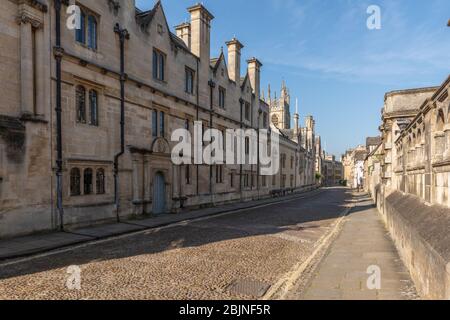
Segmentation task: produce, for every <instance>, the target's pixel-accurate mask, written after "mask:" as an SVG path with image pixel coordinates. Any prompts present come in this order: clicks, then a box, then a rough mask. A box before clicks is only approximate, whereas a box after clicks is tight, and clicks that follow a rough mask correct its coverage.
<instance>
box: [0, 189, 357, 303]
mask: <svg viewBox="0 0 450 320" xmlns="http://www.w3.org/2000/svg"><path fill="white" fill-rule="evenodd" d="M350 200H351V196H350V194H349V192H348V191H347V190H346V189H342V188H335V189H326V190H324V191H323V192H321V193H319V194H317V195H312V196H311V197H307V198H305V199H295V200H290V201H286V202H284V203H282V204H280V203H278V204H272V205H266V206H263V207H259V208H255V209H247V210H243V211H240V212H235V213H231V214H226V215H221V216H217V217H212V218H204V219H199V220H195V221H192V222H188V223H183V224H176V225H173V226H168V227H165V228H160V229H154V230H150V231H145V232H140V233H137V234H132V235H126V236H121V237H118V238H114V239H110V240H106V241H105V240H104V241H100V242H96V243H90V244H86V245H81V246H78V247H74V248H73V249H69V250H63V251H62V252H59V253H57V252H55V253H51V254H47V255H43V256H37V257H35V258H28V259H22V260H18V261H17V262H13V263H8V264H5V263H4V264H2V265H1V266H0V278H1V280H0V298H2V299H17V298H20V299H22V298H25V299H255V298H263V296H264V294H266V292H269V291H273V290H274V288H276V286H277V285H280V284H283V282H284V280H283V279H285V278H286V275H289V274H290V273H291V271H292V269H293V268H295V267H296V266H297V265H299V264H301V263H302V262H303V261H305V260H306V259H307V258H308V257H309V256H310V255H311V253H312V252H313V251H314V250H315V249H316V247H317V245H319V244H320V242H321V239H322V238H323V237H324V236H326V235H327V234H328V233H329V232H330V231H331V230H332V229H333V228H334V226H335V224H336V222H337V221H338V218H339V217H340V216H341V215H342V214H343V213H344V212H345V210H346V206H348V205H349V203H350ZM72 265H76V266H79V267H80V269H81V290H69V289H67V287H66V282H67V279H68V277H69V276H70V275H69V274H68V273H67V268H68V267H69V266H72ZM269 288H271V289H270V290H268V289H269Z"/></svg>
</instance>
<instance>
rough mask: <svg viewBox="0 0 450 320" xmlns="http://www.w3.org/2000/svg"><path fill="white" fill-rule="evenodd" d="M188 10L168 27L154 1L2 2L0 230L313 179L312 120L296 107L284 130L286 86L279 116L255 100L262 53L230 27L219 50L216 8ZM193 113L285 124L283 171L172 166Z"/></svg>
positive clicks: (204, 118) (219, 122)
mask: <svg viewBox="0 0 450 320" xmlns="http://www.w3.org/2000/svg"><path fill="white" fill-rule="evenodd" d="M69 5H77V6H78V7H79V8H81V12H80V13H81V17H82V19H81V25H80V26H79V27H80V28H79V29H78V30H72V29H70V28H68V27H67V26H66V22H67V21H69V20H68V19H69V18H70V15H69V14H66V10H67V9H68V6H69ZM59 6H61V7H59ZM188 11H189V14H190V17H191V19H190V22H188V23H183V24H181V25H179V26H177V27H176V28H175V29H176V34H174V33H172V32H171V31H170V28H169V26H168V23H167V20H166V17H165V13H164V9H163V6H162V4H161V2H159V1H158V2H157V3H156V4H155V6H154V8H153V9H152V10H149V11H141V10H139V9H136V7H135V1H134V0H78V1H74V0H69V1H59V0H2V10H1V12H0V26H1V28H0V47H1V50H0V70H1V71H2V73H1V77H2V86H1V87H0V94H1V96H2V102H1V103H0V220H1V221H2V223H1V224H0V237H9V236H15V235H20V234H28V233H32V232H35V231H46V230H54V229H57V228H60V227H65V228H70V227H75V226H82V225H88V224H92V223H100V222H106V221H110V220H123V219H128V218H133V217H138V216H141V215H145V214H159V213H169V212H171V213H176V212H179V211H181V210H184V209H187V208H199V207H203V206H210V205H220V204H224V203H228V202H233V201H249V200H252V199H259V198H264V197H269V196H271V195H272V193H273V192H274V191H279V190H286V189H291V190H306V189H308V188H311V187H314V186H315V179H314V172H315V170H314V168H315V152H314V141H315V132H314V131H315V128H314V120H313V118H312V117H308V118H307V120H306V125H305V128H301V127H300V125H299V123H298V122H299V120H298V119H299V116H298V114H296V115H295V128H293V129H291V128H290V110H289V108H288V106H289V103H290V98H289V93H288V90H287V88H285V86H283V87H284V88H285V89H284V91H283V93H282V97H281V99H283V103H284V107H285V110H284V115H283V118H282V119H281V118H280V120H279V121H278V122H277V123H275V124H273V123H271V122H272V121H271V120H272V118H273V119H275V118H274V115H275V114H278V113H277V112H278V110H275V109H274V108H272V102H271V100H270V99H269V101H265V100H264V99H262V97H261V94H260V92H261V90H260V86H261V84H260V79H261V69H262V63H261V62H260V61H259V60H258V59H256V58H250V59H248V60H247V65H246V66H243V63H242V61H241V60H242V59H241V56H242V50H243V48H244V46H243V44H242V43H241V42H239V40H237V39H235V38H233V39H231V40H230V41H229V42H227V43H226V47H227V52H226V53H224V52H222V53H221V54H220V55H219V57H216V58H214V57H211V48H210V36H211V34H210V33H211V22H212V20H213V19H214V17H213V15H212V14H211V13H210V12H209V11H208V10H207V9H206V8H205V7H204V6H203V5H194V6H192V7H190V8H188ZM58 12H60V15H58V14H57V13H58ZM58 18H60V20H58ZM58 21H60V23H59V24H58ZM242 75H243V76H242ZM194 121H197V122H201V123H202V124H203V126H204V128H205V129H208V128H216V129H219V130H223V131H224V130H226V129H250V128H254V129H262V128H267V129H270V128H272V130H278V132H279V135H280V148H281V149H280V158H281V161H280V162H281V169H280V172H279V174H276V175H275V176H270V177H268V176H262V175H260V171H259V170H260V168H259V166H258V165H214V166H208V165H178V166H177V165H174V164H173V163H172V161H171V150H172V148H173V147H174V144H175V143H174V142H172V141H171V139H170V138H171V135H172V133H173V131H174V130H175V129H179V128H186V129H188V130H189V131H190V132H191V133H194ZM281 124H282V126H281V127H280V125H281ZM284 130H288V131H284ZM59 177H60V178H59Z"/></svg>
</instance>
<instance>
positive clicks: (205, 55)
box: [188, 4, 214, 67]
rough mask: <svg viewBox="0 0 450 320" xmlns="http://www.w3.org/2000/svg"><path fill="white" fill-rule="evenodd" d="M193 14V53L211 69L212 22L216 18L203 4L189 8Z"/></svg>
mask: <svg viewBox="0 0 450 320" xmlns="http://www.w3.org/2000/svg"><path fill="white" fill-rule="evenodd" d="M188 11H189V13H190V14H191V24H190V25H191V51H192V53H193V54H195V55H196V56H197V57H199V58H200V61H201V62H202V63H203V62H204V64H206V65H208V67H209V60H210V57H211V45H210V36H211V21H212V20H213V19H214V16H213V15H212V14H211V13H210V12H209V11H208V10H206V8H205V7H204V6H203V5H202V4H196V5H194V6H192V7H190V8H188Z"/></svg>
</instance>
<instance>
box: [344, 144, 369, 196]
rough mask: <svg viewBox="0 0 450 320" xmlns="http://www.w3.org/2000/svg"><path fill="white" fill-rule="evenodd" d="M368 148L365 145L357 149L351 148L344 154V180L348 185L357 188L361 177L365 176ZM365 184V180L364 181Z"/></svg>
mask: <svg viewBox="0 0 450 320" xmlns="http://www.w3.org/2000/svg"><path fill="white" fill-rule="evenodd" d="M367 153H368V152H367V148H366V147H365V146H363V145H360V146H358V147H356V148H355V149H349V150H347V151H346V152H345V154H344V155H343V156H342V165H343V168H344V169H343V170H344V180H345V181H347V186H349V187H351V188H357V187H358V183H359V182H360V180H361V178H364V177H363V175H364V161H365V159H366V156H367ZM362 182H363V184H364V181H362Z"/></svg>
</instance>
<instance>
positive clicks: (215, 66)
mask: <svg viewBox="0 0 450 320" xmlns="http://www.w3.org/2000/svg"><path fill="white" fill-rule="evenodd" d="M222 61H223V63H224V65H225V67H226V66H227V62H226V61H225V55H224V54H223V51H222V52H221V53H220V56H219V57H218V58H212V59H211V60H210V66H211V68H212V69H213V71H214V73H216V72H217V69H218V68H219V66H220V63H221V62H222ZM227 71H228V70H227Z"/></svg>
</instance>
